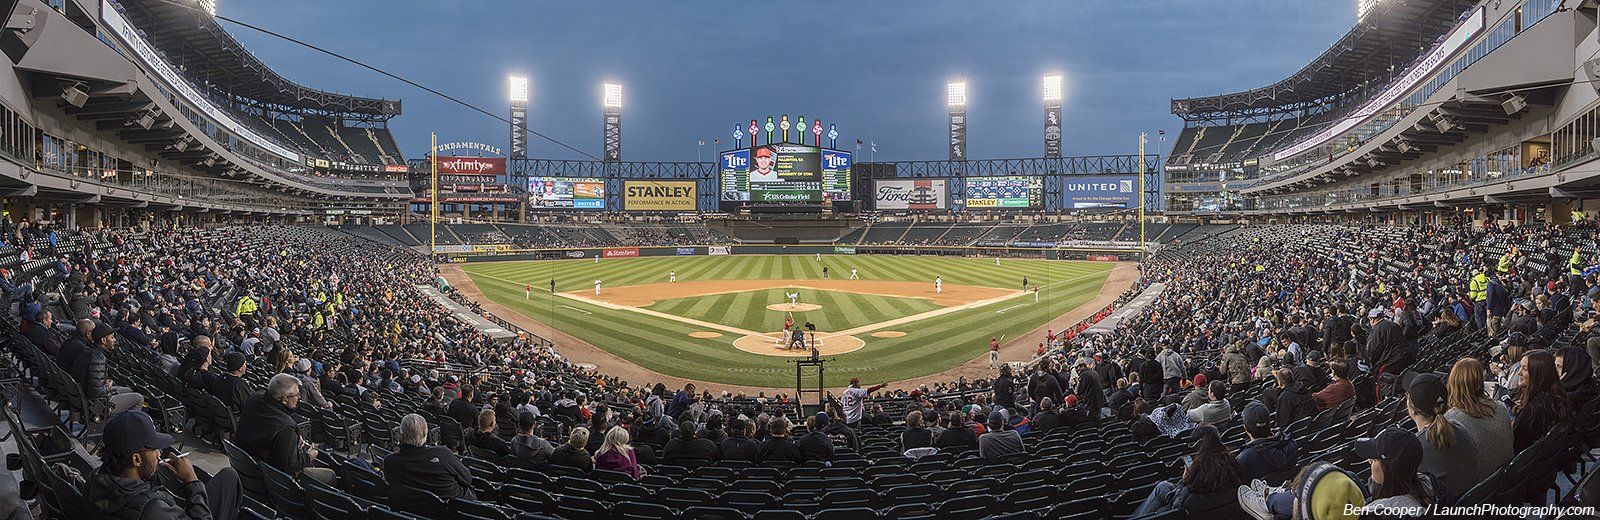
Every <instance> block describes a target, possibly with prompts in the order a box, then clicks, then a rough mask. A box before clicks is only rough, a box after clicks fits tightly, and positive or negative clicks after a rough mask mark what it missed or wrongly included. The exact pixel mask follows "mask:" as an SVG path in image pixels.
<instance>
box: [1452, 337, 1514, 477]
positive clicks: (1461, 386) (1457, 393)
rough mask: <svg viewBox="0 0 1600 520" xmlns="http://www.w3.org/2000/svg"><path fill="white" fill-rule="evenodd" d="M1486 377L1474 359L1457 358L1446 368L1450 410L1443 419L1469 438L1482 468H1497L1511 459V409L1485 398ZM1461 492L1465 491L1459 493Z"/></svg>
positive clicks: (1479, 362) (1478, 362) (1481, 364)
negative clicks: (1448, 371)
mask: <svg viewBox="0 0 1600 520" xmlns="http://www.w3.org/2000/svg"><path fill="white" fill-rule="evenodd" d="M1486 377H1487V374H1486V373H1485V371H1484V366H1483V362H1482V361H1479V360H1478V359H1477V358H1470V357H1469V358H1461V360H1460V361H1456V364H1455V365H1454V366H1452V367H1450V376H1449V377H1448V378H1447V379H1446V380H1445V387H1446V388H1447V389H1448V391H1449V393H1450V396H1449V398H1448V401H1449V403H1450V410H1449V411H1446V412H1445V413H1444V418H1445V419H1446V420H1449V421H1451V422H1454V423H1455V424H1456V425H1457V426H1459V427H1460V430H1461V431H1464V432H1466V434H1467V435H1468V436H1470V437H1472V442H1473V444H1474V445H1476V446H1477V447H1478V459H1479V463H1480V464H1481V465H1482V467H1485V468H1491V469H1493V468H1498V467H1500V466H1501V465H1503V464H1505V463H1506V461H1508V460H1511V455H1512V453H1513V452H1512V451H1511V410H1509V409H1507V408H1506V405H1505V403H1502V402H1500V401H1496V400H1494V399H1490V398H1489V394H1488V391H1487V390H1486V389H1485V388H1484V380H1485V378H1486ZM1462 491H1465V490H1462Z"/></svg>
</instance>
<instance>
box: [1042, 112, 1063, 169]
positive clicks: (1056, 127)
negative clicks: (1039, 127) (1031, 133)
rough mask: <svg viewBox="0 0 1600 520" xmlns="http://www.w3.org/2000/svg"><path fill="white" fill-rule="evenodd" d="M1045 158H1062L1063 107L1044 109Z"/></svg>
mask: <svg viewBox="0 0 1600 520" xmlns="http://www.w3.org/2000/svg"><path fill="white" fill-rule="evenodd" d="M1044 156H1045V157H1061V107H1050V108H1046V109H1044Z"/></svg>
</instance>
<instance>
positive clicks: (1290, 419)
mask: <svg viewBox="0 0 1600 520" xmlns="http://www.w3.org/2000/svg"><path fill="white" fill-rule="evenodd" d="M1313 370H1316V369H1314V368H1311V367H1308V366H1303V365H1302V366H1298V367H1294V369H1293V370H1291V374H1293V377H1294V379H1293V380H1292V381H1290V383H1289V386H1288V387H1285V388H1284V389H1283V391H1282V392H1279V393H1278V411H1277V414H1278V427H1279V428H1286V427H1288V426H1289V425H1290V424H1294V422H1295V421H1298V420H1300V419H1304V418H1307V417H1311V416H1314V415H1316V414H1317V398H1315V397H1312V396H1311V388H1310V386H1311V385H1312V384H1313V382H1314V381H1315V380H1316V377H1317V376H1315V375H1313V374H1312V371H1313Z"/></svg>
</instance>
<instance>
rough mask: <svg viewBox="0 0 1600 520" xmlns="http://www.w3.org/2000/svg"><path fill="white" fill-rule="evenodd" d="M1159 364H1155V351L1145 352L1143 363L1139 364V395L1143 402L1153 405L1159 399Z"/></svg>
mask: <svg viewBox="0 0 1600 520" xmlns="http://www.w3.org/2000/svg"><path fill="white" fill-rule="evenodd" d="M1161 372H1162V370H1161V363H1158V362H1156V351H1155V350H1145V351H1144V362H1143V363H1140V364H1139V393H1140V394H1141V395H1143V396H1144V400H1145V401H1147V402H1151V403H1154V402H1156V401H1158V400H1160V399H1161V388H1162V386H1161V385H1162V381H1161V376H1162V373H1161Z"/></svg>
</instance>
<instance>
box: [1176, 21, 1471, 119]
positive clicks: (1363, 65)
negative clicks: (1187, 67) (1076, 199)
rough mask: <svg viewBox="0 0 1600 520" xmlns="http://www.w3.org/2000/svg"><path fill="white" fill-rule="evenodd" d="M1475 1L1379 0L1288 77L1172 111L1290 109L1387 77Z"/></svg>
mask: <svg viewBox="0 0 1600 520" xmlns="http://www.w3.org/2000/svg"><path fill="white" fill-rule="evenodd" d="M1477 3H1478V2H1477V1H1476V0H1437V1H1427V2H1422V1H1415V0H1386V1H1383V2H1380V3H1379V4H1378V6H1377V8H1376V10H1375V11H1373V12H1372V13H1369V14H1368V15H1367V17H1366V18H1364V19H1362V20H1361V21H1360V22H1358V23H1356V26H1355V27H1352V28H1351V29H1350V32H1348V33H1346V34H1345V35H1344V37H1343V38H1340V39H1339V41H1338V42H1336V43H1334V44H1333V46H1331V47H1329V48H1328V50H1326V51H1324V52H1323V53H1322V55H1321V56H1318V57H1317V58H1316V59H1314V60H1312V61H1311V63H1310V64H1308V65H1306V66H1305V67H1304V68H1302V69H1300V71H1299V72H1296V73H1294V75H1292V76H1289V77H1288V78H1287V79H1284V80H1282V81H1279V82H1277V83H1274V84H1272V85H1268V86H1265V87H1261V88H1256V89H1251V90H1247V91H1244V92H1235V93H1231V94H1222V95H1217V96H1208V97H1197V98H1187V99H1174V100H1172V113H1173V114H1174V115H1177V116H1180V117H1183V118H1184V119H1187V120H1205V119H1213V118H1218V117H1225V116H1226V115H1228V114H1236V113H1240V112H1246V113H1263V112H1266V113H1271V112H1278V111H1293V110H1297V109H1300V108H1305V107H1307V106H1310V105H1314V104H1316V103H1319V102H1323V101H1324V100H1327V99H1329V98H1332V97H1335V96H1339V95H1341V94H1345V93H1349V92H1353V91H1357V90H1359V89H1361V88H1362V87H1364V86H1366V85H1367V84H1368V83H1369V82H1371V83H1376V84H1380V85H1381V84H1384V83H1387V81H1388V79H1389V78H1390V76H1391V75H1393V74H1400V73H1403V72H1404V69H1405V68H1406V67H1407V66H1408V65H1410V64H1411V63H1412V62H1413V61H1415V60H1416V59H1417V58H1418V57H1419V56H1420V55H1421V54H1422V53H1423V52H1425V51H1426V50H1427V49H1428V48H1429V47H1431V46H1432V45H1433V43H1434V41H1435V40H1437V39H1438V38H1439V37H1440V36H1442V35H1444V34H1445V33H1446V32H1448V31H1449V30H1450V28H1451V27H1453V26H1454V25H1455V24H1456V21H1457V20H1459V19H1460V17H1461V14H1462V13H1464V12H1466V11H1467V10H1468V9H1470V8H1471V7H1473V6H1474V5H1477ZM1391 67H1393V69H1392V70H1391Z"/></svg>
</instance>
